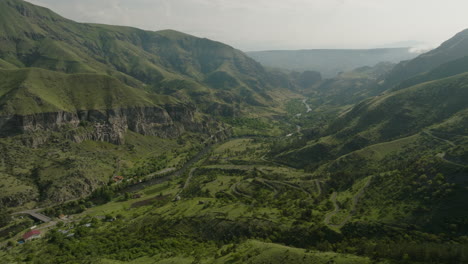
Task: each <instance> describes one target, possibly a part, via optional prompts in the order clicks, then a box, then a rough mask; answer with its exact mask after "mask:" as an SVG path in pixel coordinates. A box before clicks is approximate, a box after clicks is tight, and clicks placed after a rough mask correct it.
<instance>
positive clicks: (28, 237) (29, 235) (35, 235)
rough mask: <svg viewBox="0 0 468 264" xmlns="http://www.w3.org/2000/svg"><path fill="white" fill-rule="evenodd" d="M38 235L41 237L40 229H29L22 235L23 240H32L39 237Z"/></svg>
mask: <svg viewBox="0 0 468 264" xmlns="http://www.w3.org/2000/svg"><path fill="white" fill-rule="evenodd" d="M40 237H41V231H39V230H31V231H29V232H27V233H26V234H24V235H23V239H24V241H29V240H33V239H36V238H40Z"/></svg>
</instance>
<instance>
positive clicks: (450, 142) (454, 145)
mask: <svg viewBox="0 0 468 264" xmlns="http://www.w3.org/2000/svg"><path fill="white" fill-rule="evenodd" d="M423 133H424V134H426V135H428V136H430V137H433V138H435V139H437V140H441V141H443V142H445V143H447V144H449V145H450V146H452V147H456V146H457V145H456V144H455V143H453V142H452V141H450V140H447V139H444V138H440V137H438V136H434V134H432V133H431V132H430V131H429V130H424V131H423Z"/></svg>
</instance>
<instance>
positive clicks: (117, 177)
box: [113, 176, 124, 182]
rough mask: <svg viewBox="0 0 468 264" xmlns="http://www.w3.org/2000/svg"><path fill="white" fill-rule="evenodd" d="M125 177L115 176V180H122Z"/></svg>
mask: <svg viewBox="0 0 468 264" xmlns="http://www.w3.org/2000/svg"><path fill="white" fill-rule="evenodd" d="M123 179H124V177H123V176H114V178H113V180H114V182H121V181H123Z"/></svg>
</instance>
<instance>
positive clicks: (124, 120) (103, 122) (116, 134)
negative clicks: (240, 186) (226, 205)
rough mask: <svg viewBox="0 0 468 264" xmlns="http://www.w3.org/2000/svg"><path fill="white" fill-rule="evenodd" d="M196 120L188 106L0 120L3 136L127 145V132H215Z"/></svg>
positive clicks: (208, 122)
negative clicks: (57, 135)
mask: <svg viewBox="0 0 468 264" xmlns="http://www.w3.org/2000/svg"><path fill="white" fill-rule="evenodd" d="M194 116H195V108H194V107H192V106H188V105H166V106H165V107H164V108H162V107H131V108H121V109H107V110H83V111H77V112H63V111H60V112H52V113H37V114H32V115H11V116H0V136H1V137H7V136H14V135H18V134H23V133H29V132H36V131H60V130H62V129H66V130H67V136H68V137H69V138H70V139H72V140H73V141H75V142H77V143H80V142H82V141H84V140H95V141H104V142H109V143H113V144H123V143H125V142H124V135H125V132H126V131H127V130H131V131H133V132H136V133H139V134H142V135H151V136H158V137H162V138H175V137H178V136H180V135H181V134H182V133H184V132H185V131H190V132H199V133H210V131H213V130H214V129H215V127H213V126H216V125H215V124H214V123H213V122H212V121H211V120H208V119H205V120H202V121H195V118H194ZM38 142H39V143H40V142H41V139H38ZM38 142H34V143H32V145H36V144H37V143H38Z"/></svg>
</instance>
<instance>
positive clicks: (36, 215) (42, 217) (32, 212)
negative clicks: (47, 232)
mask: <svg viewBox="0 0 468 264" xmlns="http://www.w3.org/2000/svg"><path fill="white" fill-rule="evenodd" d="M39 210H40V209H35V210H26V211H21V212H17V213H14V215H18V214H27V215H29V216H31V217H32V218H34V219H37V220H39V221H42V222H44V223H48V222H50V221H52V219H51V218H50V217H47V216H45V215H43V214H40V213H38V212H37V211H39Z"/></svg>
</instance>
